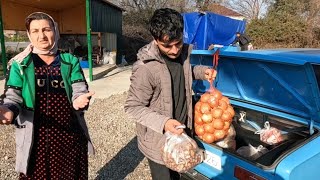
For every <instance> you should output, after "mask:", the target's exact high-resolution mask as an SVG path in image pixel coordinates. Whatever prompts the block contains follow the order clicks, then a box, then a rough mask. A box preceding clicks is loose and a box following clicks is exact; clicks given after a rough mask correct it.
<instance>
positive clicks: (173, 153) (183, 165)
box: [162, 131, 203, 173]
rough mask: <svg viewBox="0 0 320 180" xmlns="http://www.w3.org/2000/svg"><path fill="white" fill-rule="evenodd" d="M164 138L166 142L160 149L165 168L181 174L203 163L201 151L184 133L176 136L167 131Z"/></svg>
mask: <svg viewBox="0 0 320 180" xmlns="http://www.w3.org/2000/svg"><path fill="white" fill-rule="evenodd" d="M165 136H166V140H165V143H164V146H163V147H162V160H163V161H164V163H165V165H166V167H168V168H170V169H172V170H174V171H177V172H179V173H183V172H186V171H187V170H189V169H191V168H193V167H194V166H196V165H197V164H199V163H201V162H202V161H203V151H202V150H200V149H199V148H198V145H197V143H196V142H195V141H194V140H193V139H191V138H190V137H189V136H188V135H186V134H185V133H182V134H181V135H176V134H172V133H171V132H169V131H168V132H166V133H165Z"/></svg>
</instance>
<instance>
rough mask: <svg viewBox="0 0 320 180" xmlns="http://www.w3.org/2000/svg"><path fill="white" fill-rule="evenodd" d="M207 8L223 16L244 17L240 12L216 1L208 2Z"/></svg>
mask: <svg viewBox="0 0 320 180" xmlns="http://www.w3.org/2000/svg"><path fill="white" fill-rule="evenodd" d="M207 10H208V11H211V12H213V13H216V14H220V15H223V16H232V17H244V16H243V15H242V14H240V13H238V12H235V11H233V10H231V9H229V8H227V7H225V6H222V5H220V4H217V3H213V4H210V5H209V6H208V8H207Z"/></svg>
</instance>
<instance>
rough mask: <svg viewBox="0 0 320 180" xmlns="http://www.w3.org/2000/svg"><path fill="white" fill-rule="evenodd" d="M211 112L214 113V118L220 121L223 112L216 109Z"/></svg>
mask: <svg viewBox="0 0 320 180" xmlns="http://www.w3.org/2000/svg"><path fill="white" fill-rule="evenodd" d="M211 112H212V116H213V118H216V119H220V118H221V116H222V114H223V110H222V109H220V108H215V109H213V110H212V111H211Z"/></svg>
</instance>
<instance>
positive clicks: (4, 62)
mask: <svg viewBox="0 0 320 180" xmlns="http://www.w3.org/2000/svg"><path fill="white" fill-rule="evenodd" d="M0 39H1V42H0V43H1V59H2V67H3V73H4V75H5V74H6V73H7V57H6V47H5V45H4V34H3V23H2V11H1V1H0Z"/></svg>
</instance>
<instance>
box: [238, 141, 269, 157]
mask: <svg viewBox="0 0 320 180" xmlns="http://www.w3.org/2000/svg"><path fill="white" fill-rule="evenodd" d="M267 152H268V149H267V148H265V147H263V146H262V145H259V146H258V147H254V146H252V145H251V144H249V146H242V147H240V148H239V149H238V150H237V153H238V154H240V155H241V156H243V157H246V158H249V159H251V160H256V159H258V158H259V157H260V156H261V155H263V154H265V153H267Z"/></svg>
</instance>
